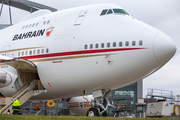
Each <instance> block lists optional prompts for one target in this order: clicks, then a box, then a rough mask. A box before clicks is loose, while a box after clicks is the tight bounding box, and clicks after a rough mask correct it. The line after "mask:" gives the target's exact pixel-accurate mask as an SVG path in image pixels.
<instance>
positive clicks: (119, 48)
mask: <svg viewBox="0 0 180 120" xmlns="http://www.w3.org/2000/svg"><path fill="white" fill-rule="evenodd" d="M0 36H1V37H0V54H1V55H0V59H1V60H0V93H1V95H2V96H6V97H12V98H14V99H13V100H11V102H10V103H9V104H8V105H6V106H4V107H3V108H2V109H1V110H2V113H6V111H7V110H8V109H11V104H12V103H13V101H15V100H16V99H17V98H20V100H21V101H20V102H21V104H22V103H23V102H25V101H26V100H28V99H30V100H49V99H59V98H66V99H69V108H70V109H71V111H72V112H75V113H77V114H80V115H89V116H99V115H104V116H106V115H107V108H108V107H109V106H112V105H111V104H110V102H109V101H108V100H107V99H106V98H108V97H109V96H110V93H111V90H114V89H117V88H120V87H124V86H126V85H129V84H132V83H134V82H137V81H139V80H142V79H144V78H145V77H147V76H149V75H151V74H152V73H154V72H155V71H157V70H158V69H160V68H161V67H162V66H164V65H165V64H166V63H167V62H168V61H169V60H170V59H171V58H172V57H173V55H174V54H175V52H176V46H175V44H174V42H173V40H172V39H171V38H170V37H169V36H167V35H166V34H164V33H163V32H161V31H160V30H158V29H156V28H154V27H152V26H149V25H147V24H145V23H143V22H142V21H140V20H138V19H136V18H134V17H132V16H130V15H129V14H128V13H127V12H126V11H125V10H124V9H123V8H121V7H119V6H117V5H113V4H98V5H89V6H83V7H76V8H71V9H66V10H61V11H57V12H51V11H49V10H39V11H36V12H34V13H32V14H30V15H29V16H27V17H26V18H24V19H23V20H21V21H20V22H19V23H17V24H15V25H13V26H11V27H8V28H5V29H3V30H1V31H0ZM83 94H84V95H87V96H86V97H85V98H83ZM77 96H81V97H77ZM86 99H87V100H86ZM88 109H89V112H88Z"/></svg>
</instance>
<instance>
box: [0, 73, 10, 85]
mask: <svg viewBox="0 0 180 120" xmlns="http://www.w3.org/2000/svg"><path fill="white" fill-rule="evenodd" d="M11 82H12V78H11V76H10V75H9V74H7V73H5V72H4V71H0V88H2V87H5V86H7V85H9V84H10V83H11Z"/></svg>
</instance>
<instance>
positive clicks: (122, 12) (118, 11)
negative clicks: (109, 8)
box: [113, 9, 129, 15]
mask: <svg viewBox="0 0 180 120" xmlns="http://www.w3.org/2000/svg"><path fill="white" fill-rule="evenodd" d="M113 11H114V13H115V14H126V15H129V14H128V13H127V12H126V11H125V10H123V9H113Z"/></svg>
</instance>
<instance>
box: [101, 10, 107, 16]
mask: <svg viewBox="0 0 180 120" xmlns="http://www.w3.org/2000/svg"><path fill="white" fill-rule="evenodd" d="M107 11H108V10H107V9H106V10H103V11H102V12H101V14H100V15H105V14H106V12H107Z"/></svg>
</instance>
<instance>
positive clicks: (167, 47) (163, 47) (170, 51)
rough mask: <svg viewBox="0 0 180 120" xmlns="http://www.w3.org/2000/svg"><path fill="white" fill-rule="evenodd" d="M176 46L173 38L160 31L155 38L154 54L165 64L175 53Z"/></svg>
mask: <svg viewBox="0 0 180 120" xmlns="http://www.w3.org/2000/svg"><path fill="white" fill-rule="evenodd" d="M175 52H176V46H175V44H174V42H173V40H172V39H171V38H170V37H169V36H167V35H166V34H164V33H159V34H158V35H157V36H156V37H155V40H154V55H155V57H156V59H157V61H158V62H160V63H161V64H165V63H166V62H168V61H169V60H170V59H171V58H172V57H173V56H174V54H175Z"/></svg>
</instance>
